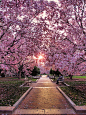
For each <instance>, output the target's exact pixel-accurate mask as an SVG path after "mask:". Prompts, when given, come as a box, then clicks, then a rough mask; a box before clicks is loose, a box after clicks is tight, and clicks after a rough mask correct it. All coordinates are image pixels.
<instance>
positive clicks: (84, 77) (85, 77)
mask: <svg viewBox="0 0 86 115" xmlns="http://www.w3.org/2000/svg"><path fill="white" fill-rule="evenodd" d="M73 78H83V79H86V76H73Z"/></svg>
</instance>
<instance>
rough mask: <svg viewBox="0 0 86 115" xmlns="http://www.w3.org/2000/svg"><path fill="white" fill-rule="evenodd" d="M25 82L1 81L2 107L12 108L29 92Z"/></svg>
mask: <svg viewBox="0 0 86 115" xmlns="http://www.w3.org/2000/svg"><path fill="white" fill-rule="evenodd" d="M22 83H24V81H21V80H20V81H0V106H12V105H13V104H14V103H15V102H16V101H18V99H19V98H20V97H21V96H22V95H23V94H24V93H25V92H26V91H27V89H28V88H27V87H19V86H20V85H21V84H22Z"/></svg>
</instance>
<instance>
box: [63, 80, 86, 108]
mask: <svg viewBox="0 0 86 115" xmlns="http://www.w3.org/2000/svg"><path fill="white" fill-rule="evenodd" d="M66 83H67V84H69V85H70V86H69V87H61V89H62V90H63V91H64V92H65V93H66V95H67V96H68V97H70V99H71V100H72V101H73V102H74V103H75V104H76V105H79V106H82V105H86V81H71V82H69V81H66Z"/></svg>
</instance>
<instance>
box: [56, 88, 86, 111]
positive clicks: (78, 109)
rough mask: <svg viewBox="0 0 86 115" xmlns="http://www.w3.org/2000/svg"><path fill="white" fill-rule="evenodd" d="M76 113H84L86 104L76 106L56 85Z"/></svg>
mask: <svg viewBox="0 0 86 115" xmlns="http://www.w3.org/2000/svg"><path fill="white" fill-rule="evenodd" d="M56 88H57V89H58V90H59V91H60V93H61V94H62V95H63V96H64V97H65V98H66V100H67V101H68V102H69V104H70V105H71V107H72V108H73V109H74V110H75V111H76V112H77V113H86V106H77V105H76V104H75V103H74V102H73V101H72V100H71V99H70V98H69V97H68V96H67V95H66V94H65V93H64V92H63V91H62V90H61V89H60V87H58V86H57V87H56Z"/></svg>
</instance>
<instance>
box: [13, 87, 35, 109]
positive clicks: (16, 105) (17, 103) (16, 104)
mask: <svg viewBox="0 0 86 115" xmlns="http://www.w3.org/2000/svg"><path fill="white" fill-rule="evenodd" d="M32 89H33V87H30V88H29V89H28V90H27V91H26V92H25V93H24V94H23V95H22V96H21V97H20V99H19V100H18V101H17V102H16V103H15V104H14V105H13V107H15V109H16V108H17V107H18V105H19V104H20V103H21V102H22V101H23V100H24V99H25V97H26V96H27V95H28V93H29V92H30V91H31V90H32Z"/></svg>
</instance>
